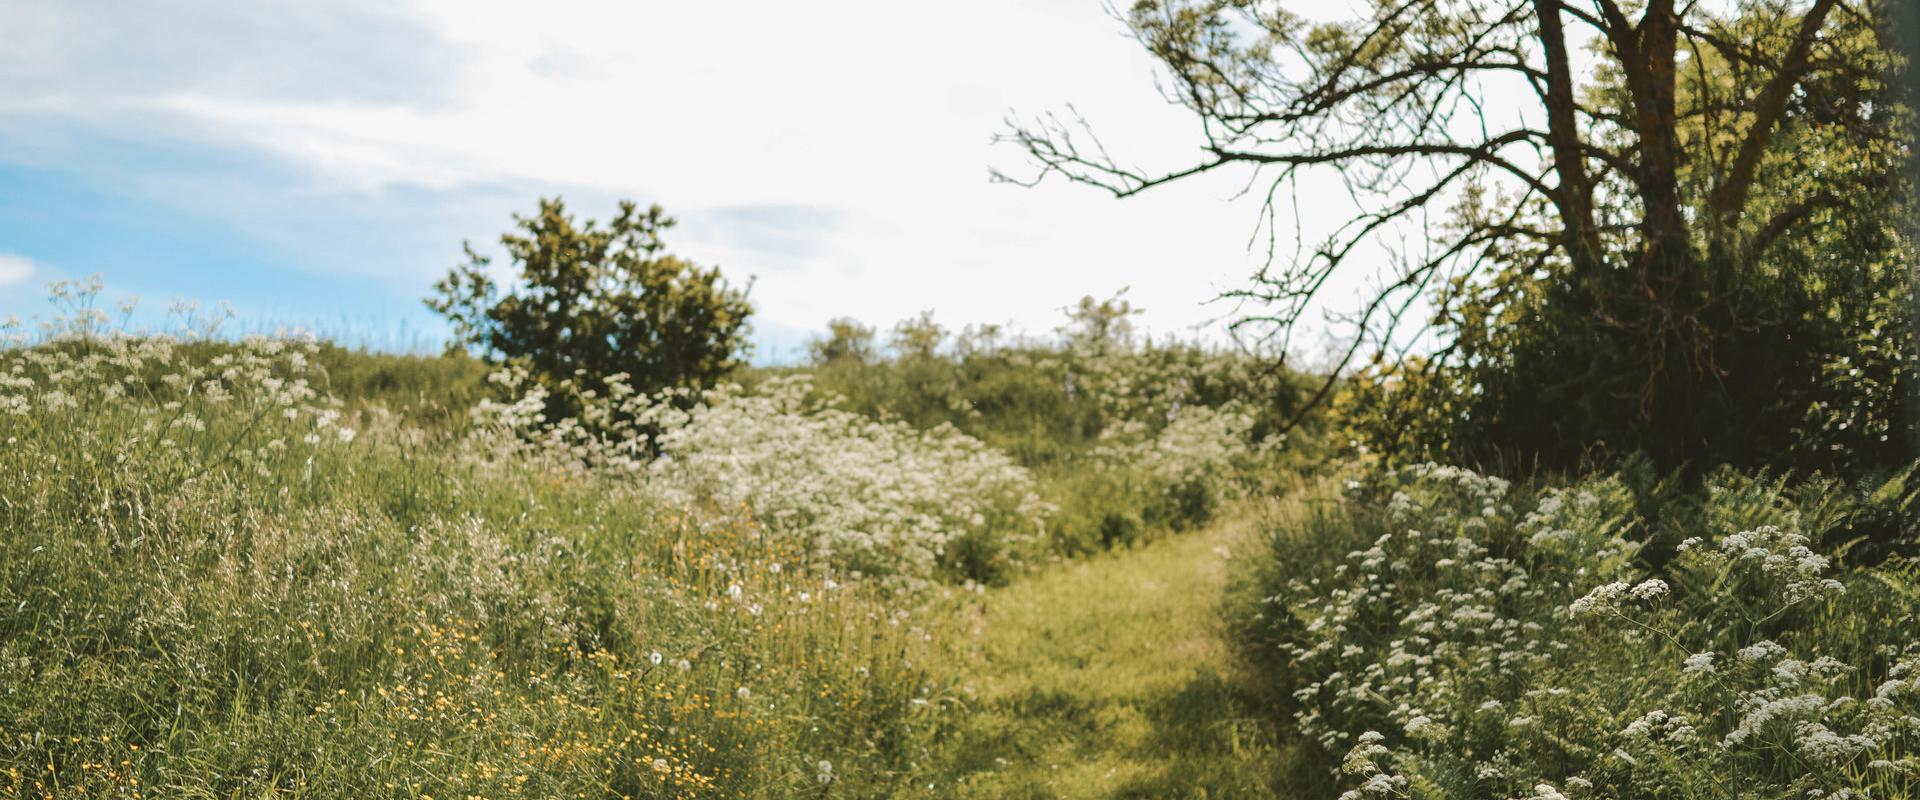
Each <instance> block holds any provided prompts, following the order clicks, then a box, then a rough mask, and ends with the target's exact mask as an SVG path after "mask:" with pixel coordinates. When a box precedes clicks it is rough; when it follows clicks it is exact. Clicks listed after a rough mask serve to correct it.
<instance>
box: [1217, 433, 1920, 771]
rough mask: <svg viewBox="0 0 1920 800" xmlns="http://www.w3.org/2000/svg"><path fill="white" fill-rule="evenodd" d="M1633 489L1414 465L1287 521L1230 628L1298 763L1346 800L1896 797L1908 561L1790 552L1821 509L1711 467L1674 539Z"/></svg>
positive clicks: (1909, 679)
mask: <svg viewBox="0 0 1920 800" xmlns="http://www.w3.org/2000/svg"><path fill="white" fill-rule="evenodd" d="M1634 483H1635V481H1634V480H1631V479H1623V478H1622V477H1621V476H1606V477H1597V478H1590V479H1587V480H1584V481H1581V482H1579V483H1576V484H1574V485H1571V486H1568V487H1565V488H1556V489H1544V490H1537V491H1536V490H1528V489H1517V488H1515V487H1513V486H1511V485H1509V484H1508V483H1507V482H1505V481H1502V480H1500V479H1497V478H1490V477H1486V476H1482V475H1478V474H1475V473H1472V472H1468V471H1465V470H1458V469H1453V468H1445V467H1434V466H1431V465H1427V466H1416V467H1410V468H1405V469H1400V470H1393V471H1387V472H1383V473H1379V474H1375V475H1371V476H1367V477H1362V478H1357V479H1353V480H1349V481H1348V482H1346V484H1345V489H1344V491H1340V492H1334V493H1331V494H1334V495H1337V496H1328V494H1329V493H1326V492H1324V491H1323V494H1322V497H1323V498H1324V501H1323V503H1324V504H1321V505H1308V504H1302V505H1297V506H1295V508H1294V511H1293V514H1292V516H1291V517H1289V518H1288V519H1287V521H1286V522H1285V523H1284V524H1283V526H1282V528H1281V529H1280V530H1279V531H1278V532H1276V534H1275V537H1274V539H1273V548H1274V552H1273V556H1272V558H1271V559H1270V560H1268V561H1267V562H1265V563H1264V565H1263V566H1262V567H1261V571H1260V574H1259V576H1258V578H1257V579H1256V581H1255V586H1256V589H1255V593H1256V594H1257V595H1258V597H1259V599H1257V600H1250V601H1249V602H1252V603H1255V604H1256V608H1255V609H1250V610H1249V611H1247V612H1246V613H1245V619H1246V630H1247V635H1248V641H1249V643H1250V644H1254V645H1255V646H1256V650H1255V654H1256V655H1258V656H1260V657H1259V659H1258V660H1260V661H1261V662H1263V663H1265V664H1266V665H1267V667H1266V669H1267V671H1268V675H1269V676H1270V678H1271V680H1272V681H1273V682H1274V686H1275V688H1276V689H1277V690H1279V692H1278V693H1279V694H1281V695H1282V696H1284V697H1286V698H1288V702H1289V706H1288V708H1287V711H1288V712H1289V713H1290V714H1291V716H1292V718H1293V721H1294V723H1295V724H1296V725H1297V727H1298V731H1299V734H1300V735H1301V737H1302V738H1303V740H1304V744H1305V745H1306V746H1307V748H1308V751H1309V752H1314V753H1318V754H1320V755H1319V756H1318V757H1319V758H1324V759H1326V763H1333V764H1339V766H1338V767H1337V768H1336V769H1333V770H1328V771H1327V772H1326V774H1324V775H1323V780H1325V781H1327V782H1328V783H1329V784H1330V785H1333V786H1340V787H1346V788H1347V789H1348V791H1347V794H1346V796H1348V797H1355V798H1357V797H1368V796H1381V797H1386V796H1436V797H1437V796H1446V797H1467V796H1472V797H1501V798H1510V797H1536V796H1537V797H1572V798H1580V797H1621V796H1633V797H1730V796H1768V797H1780V796H1832V797H1839V796H1881V797H1887V796H1905V795H1907V794H1909V793H1911V792H1913V791H1915V790H1916V789H1917V788H1920V759H1916V758H1915V756H1914V753H1915V747H1916V745H1920V682H1917V681H1916V678H1920V647H1916V646H1915V645H1914V643H1915V642H1916V641H1920V619H1917V618H1916V616H1915V615H1914V614H1913V609H1914V608H1915V607H1916V606H1915V603H1916V600H1917V599H1920V584H1917V583H1916V582H1915V580H1914V578H1915V572H1914V571H1913V568H1912V566H1911V562H1908V561H1905V560H1903V559H1902V558H1898V557H1896V558H1894V559H1893V560H1890V561H1888V562H1886V563H1885V564H1884V565H1882V566H1877V567H1867V566H1858V567H1852V566H1845V565H1844V564H1843V565H1842V566H1841V567H1839V568H1836V567H1835V562H1834V560H1833V559H1832V558H1830V557H1829V556H1827V555H1823V554H1820V553H1818V552H1817V551H1816V550H1814V549H1813V545H1814V544H1815V543H1816V542H1818V541H1820V540H1821V539H1822V537H1823V536H1824V535H1826V534H1828V532H1829V531H1828V530H1827V529H1828V528H1829V527H1830V526H1832V525H1834V524H1837V522H1838V521H1839V520H1840V519H1841V518H1842V517H1845V516H1848V515H1847V514H1834V513H1833V511H1834V509H1833V505H1834V503H1835V502H1836V501H1835V497H1836V496H1839V497H1847V496H1848V495H1846V494H1844V493H1839V492H1827V491H1822V492H1819V493H1815V494H1810V495H1804V496H1796V495H1795V494H1794V493H1792V492H1789V491H1786V490H1785V489H1784V488H1783V485H1781V484H1775V483H1771V482H1767V481H1750V480H1742V479H1737V478H1732V477H1729V476H1727V475H1725V474H1723V475H1722V476H1720V477H1719V478H1717V479H1716V480H1715V484H1716V485H1719V486H1722V487H1725V488H1724V489H1722V490H1716V491H1709V492H1707V493H1706V494H1705V495H1704V497H1700V498H1698V504H1699V506H1698V508H1697V509H1696V510H1695V511H1694V512H1693V513H1692V514H1691V515H1690V518H1691V519H1695V520H1699V521H1701V522H1703V523H1706V524H1707V526H1706V527H1703V528H1701V529H1695V530H1692V531H1685V532H1684V533H1686V536H1685V538H1682V539H1680V540H1679V541H1677V542H1676V541H1672V539H1673V537H1675V536H1676V535H1678V534H1680V533H1682V531H1678V530H1674V529H1671V528H1665V527H1654V526H1652V525H1650V524H1649V523H1648V521H1647V519H1648V518H1647V517H1645V516H1643V515H1642V511H1641V510H1642V507H1643V506H1644V505H1645V504H1646V502H1647V498H1646V497H1644V496H1643V495H1642V494H1641V493H1640V492H1638V491H1636V489H1635V488H1634V485H1633V484H1634ZM1769 486H1771V487H1772V488H1770V489H1769V488H1765V487H1769ZM1822 488H1823V489H1827V488H1831V487H1822ZM1896 494H1897V493H1896ZM1844 502H1845V503H1846V504H1849V505H1853V506H1858V507H1865V506H1872V505H1875V504H1881V503H1887V502H1900V501H1899V500H1897V499H1894V498H1893V497H1890V496H1885V495H1881V494H1880V493H1877V492H1874V493H1869V492H1861V493H1858V494H1852V495H1851V497H1850V499H1847V500H1845V501H1844ZM1660 516H1661V518H1663V519H1679V518H1682V517H1688V516H1689V515H1685V514H1663V515H1660ZM1869 516H1871V515H1869ZM1914 544H1915V540H1914V539H1912V538H1907V539H1905V540H1904V542H1903V543H1902V545H1901V546H1903V547H1905V548H1907V549H1908V551H1909V552H1911V548H1912V547H1913V546H1914ZM1658 549H1665V550H1667V551H1669V552H1671V553H1672V554H1673V555H1672V557H1670V558H1650V557H1649V556H1650V553H1651V551H1654V550H1658ZM1654 564H1659V566H1658V567H1655V566H1653V565H1654ZM1269 647H1271V648H1275V649H1277V650H1278V653H1275V654H1273V655H1278V656H1279V657H1277V658H1276V657H1273V655H1262V654H1261V653H1260V651H1262V650H1265V649H1266V648H1269ZM1268 652H1271V651H1268ZM1309 761H1311V759H1309ZM1849 793H1851V794H1849Z"/></svg>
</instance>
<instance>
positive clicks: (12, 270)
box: [0, 253, 37, 289]
mask: <svg viewBox="0 0 1920 800" xmlns="http://www.w3.org/2000/svg"><path fill="white" fill-rule="evenodd" d="M35 267H36V265H35V264H34V263H33V259H30V258H27V257H26V256H22V255H15V254H13V253H0V289H11V288H14V287H16V286H19V285H21V284H24V283H26V282H27V281H30V280H33V275H34V273H35V272H36V271H37V270H36V269H35Z"/></svg>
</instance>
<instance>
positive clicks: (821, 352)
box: [807, 317, 875, 364]
mask: <svg viewBox="0 0 1920 800" xmlns="http://www.w3.org/2000/svg"><path fill="white" fill-rule="evenodd" d="M874 336H875V332H874V330H873V328H872V327H871V326H868V325H862V324H860V321H859V320H857V319H854V318H852V317H835V318H834V319H832V320H830V321H828V322H827V335H826V337H825V338H815V339H814V340H812V341H810V342H807V356H808V358H810V359H812V361H813V363H815V364H829V363H832V362H835V361H840V360H842V359H853V360H854V361H856V362H859V363H862V364H865V363H867V362H869V361H872V360H873V359H874V355H875V347H874V344H873V340H874Z"/></svg>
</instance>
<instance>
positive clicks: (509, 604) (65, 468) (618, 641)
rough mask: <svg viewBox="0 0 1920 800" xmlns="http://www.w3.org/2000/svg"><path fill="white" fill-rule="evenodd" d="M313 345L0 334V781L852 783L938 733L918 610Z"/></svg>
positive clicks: (60, 785) (98, 790) (479, 790)
mask: <svg viewBox="0 0 1920 800" xmlns="http://www.w3.org/2000/svg"><path fill="white" fill-rule="evenodd" d="M329 357H330V356H329V353H328V351H327V350H326V349H325V348H324V347H322V346H320V345H318V344H317V343H312V342H301V341H293V340H285V339H266V338H250V339H247V340H246V341H244V342H241V343H238V344H230V345H222V346H218V347H216V346H211V345H200V344H195V343H192V342H186V341H176V340H173V339H169V338H167V337H132V336H119V335H110V334H105V333H102V332H101V330H100V329H99V328H98V326H92V325H85V324H81V325H77V326H76V327H75V328H74V329H73V330H69V331H66V332H64V333H62V334H61V335H59V336H57V337H56V338H54V339H53V340H51V341H45V342H42V343H39V344H36V345H32V346H16V347H14V348H13V349H9V350H7V351H5V352H4V353H3V354H0V376H4V384H3V385H0V395H4V396H3V397H0V408H4V412H3V413H0V439H3V440H4V441H5V442H6V447H5V448H0V528H3V529H4V530H5V536H4V537H0V796H25V797H41V796H48V797H54V796H57V797H67V796H100V795H106V796H127V797H140V796H148V797H232V796H259V795H265V794H275V795H286V796H314V797H321V796H326V797H419V796H433V797H441V798H445V797H468V796H484V797H496V796H516V795H519V796H542V797H557V796H582V797H605V796H634V797H681V796H728V797H733V796H745V797H755V796H758V797H789V796H794V795H796V794H803V793H818V794H831V795H835V796H871V795H874V794H882V793H885V791H886V790H885V789H884V788H883V787H887V786H891V785H893V784H894V782H896V781H897V779H898V777H897V776H898V775H899V774H901V773H904V772H906V771H907V770H909V769H910V767H911V766H912V763H913V759H914V758H915V754H916V753H918V752H919V751H920V750H921V749H922V746H921V745H922V743H924V742H925V741H926V740H927V739H928V738H929V737H931V736H933V735H934V734H935V733H936V732H937V731H938V730H939V729H940V728H941V726H942V725H943V724H945V723H944V719H945V718H946V716H947V715H948V714H949V713H950V712H949V711H948V710H947V709H948V705H949V704H948V703H947V702H946V698H947V696H948V685H947V683H945V682H944V681H943V679H942V678H940V677H939V676H938V675H936V674H935V673H934V672H932V671H930V665H931V664H932V663H933V662H932V660H931V659H930V658H927V657H925V656H924V655H923V653H924V652H925V651H926V649H927V648H928V643H927V642H926V641H925V638H926V636H925V632H924V631H920V630H916V629H915V627H916V622H915V620H916V619H917V617H913V616H909V615H907V612H906V611H905V610H902V609H899V608H896V607H894V606H893V605H891V604H890V603H889V602H888V601H887V600H885V599H883V598H881V597H880V596H878V595H877V594H875V593H874V592H873V591H871V590H870V589H868V588H865V587H862V586H858V585H849V584H847V583H844V582H836V581H835V579H834V578H833V577H832V576H829V575H826V574H821V573H817V572H813V571H810V570H809V569H807V566H806V565H807V564H808V560H807V559H806V558H805V554H803V553H800V552H797V550H796V548H795V547H794V546H793V544H792V543H791V542H789V541H787V540H784V539H781V538H779V537H774V536H769V535H767V534H766V533H765V531H764V530H763V528H762V527H761V526H760V525H759V524H758V523H757V522H756V521H754V520H752V519H750V518H747V517H744V516H742V515H741V514H740V513H739V512H738V510H737V509H729V508H720V507H710V506H674V505H671V504H667V503H663V502H662V501H661V499H660V498H659V497H658V496H657V495H655V494H653V493H650V492H649V491H648V490H647V489H646V488H645V485H644V484H642V483H637V482H635V481H632V480H625V479H621V478H619V477H617V476H610V475H606V474H602V473H597V472H592V471H578V470H568V469H559V468H555V467H554V466H553V465H552V464H550V463H549V462H546V461H543V460H540V459H502V458H501V457H500V456H499V454H498V453H497V452H493V451H488V452H485V453H480V452H476V448H475V447H474V446H473V445H472V440H471V439H470V438H469V437H468V435H467V434H466V433H465V432H463V431H458V430H450V429H446V428H439V427H434V426H423V425H419V424H414V422H413V421H410V420H409V419H408V418H407V417H406V416H405V415H402V414H395V413H384V412H383V411H382V410H380V408H379V407H377V406H375V405H372V404H369V403H367V402H362V401H355V402H351V403H349V402H345V401H342V400H340V399H337V398H335V397H331V396H329V395H327V394H325V393H323V392H321V391H320V390H319V388H318V387H319V386H320V385H321V381H320V380H319V372H318V371H317V370H318V365H319V364H321V363H322V362H323V361H325V360H327V359H328V358H329ZM333 373H334V376H335V378H336V380H337V379H338V378H339V377H340V375H339V370H337V369H336V370H333ZM376 374H377V372H376ZM336 385H341V384H336ZM362 385H365V384H364V383H363V384H362ZM455 402H456V403H457V402H458V401H455ZM449 405H452V404H449Z"/></svg>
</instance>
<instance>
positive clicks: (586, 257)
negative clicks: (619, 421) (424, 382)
mask: <svg viewBox="0 0 1920 800" xmlns="http://www.w3.org/2000/svg"><path fill="white" fill-rule="evenodd" d="M673 224H674V221H673V219H672V218H670V217H668V216H666V214H665V212H664V211H662V210H661V208H660V207H659V206H657V205H656V206H652V207H650V208H647V209H646V210H644V211H643V210H641V209H640V207H639V206H638V205H636V204H634V203H633V202H631V201H622V202H621V203H620V213H619V214H617V215H615V216H614V218H613V220H612V222H610V223H609V224H608V225H607V226H606V227H601V226H600V225H599V224H598V223H596V222H594V221H593V220H587V221H586V222H584V223H576V222H575V220H574V218H573V217H571V216H569V215H568V214H567V212H566V207H565V206H564V204H563V203H562V202H561V200H560V199H559V198H554V199H552V200H545V199H543V200H541V201H540V211H539V213H538V214H535V215H534V216H531V217H522V216H519V215H517V214H516V215H515V216H514V227H515V230H514V231H511V232H508V233H506V234H504V235H502V236H501V237H500V244H501V245H502V246H503V247H504V248H505V249H506V252H507V257H508V258H509V259H511V260H512V262H513V264H514V266H515V268H516V270H517V272H518V274H517V276H516V279H515V281H514V283H513V284H512V285H511V286H510V287H509V288H507V289H506V291H505V292H504V293H502V291H501V288H500V286H499V285H498V284H497V283H495V281H494V280H493V278H491V277H489V276H488V274H487V267H488V265H489V264H491V263H492V259H490V258H488V257H486V256H482V255H480V254H478V253H476V252H474V250H473V247H472V245H471V244H469V245H467V246H466V247H465V249H466V255H467V263H465V264H462V265H460V266H458V267H455V268H454V269H453V270H452V271H451V272H449V273H448V274H447V277H446V278H444V279H442V280H441V281H440V282H439V283H436V284H434V289H435V290H436V292H437V294H436V295H435V296H433V297H429V298H427V301H426V303H427V307H428V308H431V309H433V310H434V311H436V312H439V313H440V314H442V315H444V316H445V317H446V318H447V320H448V321H449V322H450V323H452V326H453V330H454V335H455V336H457V337H458V339H459V341H460V342H462V343H464V344H467V345H471V346H474V347H478V348H480V349H481V350H483V351H484V352H485V354H486V355H487V356H488V357H489V358H490V359H492V360H495V361H505V362H508V363H513V364H517V365H521V366H524V367H526V369H527V370H528V372H529V374H530V376H531V377H533V378H534V379H535V380H538V381H540V382H541V383H543V384H545V385H547V386H549V387H550V388H557V387H561V386H563V385H566V384H569V383H571V384H573V385H574V386H577V387H579V388H583V389H598V388H602V386H603V383H604V380H605V378H606V377H607V376H610V375H614V374H621V373H624V374H625V375H626V376H627V378H628V382H629V383H630V384H631V385H632V386H633V387H634V388H635V389H638V390H640V391H642V392H656V391H661V390H665V389H702V388H706V387H709V386H711V385H713V383H714V382H716V381H718V380H719V379H720V378H721V377H722V376H723V375H725V374H726V373H727V372H728V371H730V370H732V369H734V368H735V367H737V366H739V365H740V363H741V357H742V355H744V353H745V352H746V349H747V339H746V335H747V330H748V328H747V318H748V316H749V315H750V314H751V313H752V312H753V306H752V305H751V304H750V303H749V302H748V301H747V290H746V289H745V288H742V289H735V288H732V287H731V286H729V285H728V284H727V282H726V280H725V279H724V278H722V277H721V275H720V271H719V269H717V268H702V267H699V266H697V265H694V264H692V263H690V262H687V261H685V260H682V259H680V258H678V257H675V256H672V255H668V254H666V253H665V252H664V250H665V245H664V244H663V243H662V241H661V238H660V237H661V233H662V232H664V231H665V230H666V229H668V228H670V227H672V226H673ZM565 395H566V393H565V392H555V393H554V395H553V396H554V398H555V401H554V402H558V403H565V402H567V401H566V400H565V399H564V397H565ZM550 410H552V411H563V412H564V411H570V410H571V409H564V408H559V409H550Z"/></svg>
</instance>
